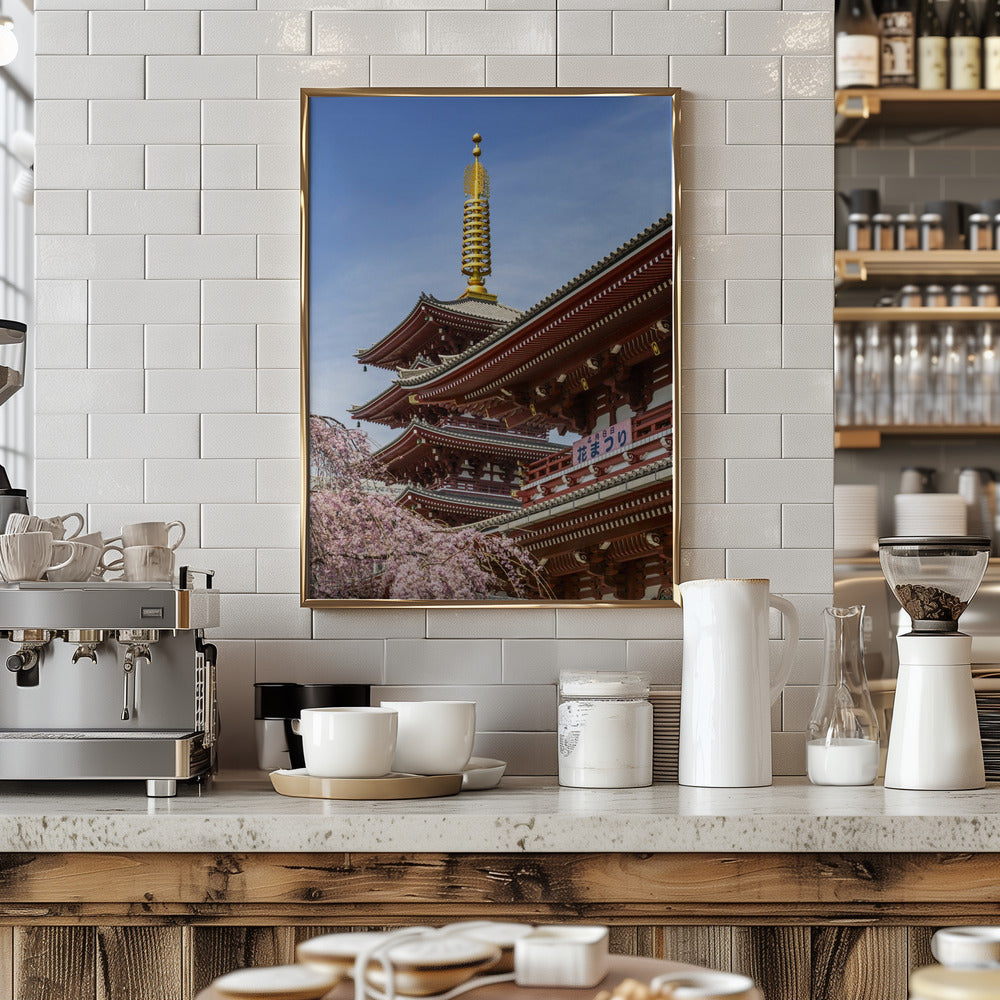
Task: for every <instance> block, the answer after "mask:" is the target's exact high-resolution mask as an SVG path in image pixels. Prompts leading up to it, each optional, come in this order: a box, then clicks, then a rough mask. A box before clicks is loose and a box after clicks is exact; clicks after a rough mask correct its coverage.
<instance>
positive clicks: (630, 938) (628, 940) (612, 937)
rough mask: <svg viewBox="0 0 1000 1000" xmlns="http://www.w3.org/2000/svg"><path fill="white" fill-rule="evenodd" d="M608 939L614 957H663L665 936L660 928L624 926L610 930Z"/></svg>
mask: <svg viewBox="0 0 1000 1000" xmlns="http://www.w3.org/2000/svg"><path fill="white" fill-rule="evenodd" d="M608 938H609V940H608V948H609V950H610V951H611V953H612V954H614V955H638V956H640V957H642V958H662V957H663V934H662V928H660V927H653V926H645V925H640V926H636V925H628V924H623V925H621V926H619V927H611V928H609V934H608Z"/></svg>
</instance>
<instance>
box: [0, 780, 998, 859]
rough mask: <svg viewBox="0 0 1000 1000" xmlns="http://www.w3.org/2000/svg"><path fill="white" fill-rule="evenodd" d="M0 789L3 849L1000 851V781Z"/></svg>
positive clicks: (260, 783) (13, 785)
mask: <svg viewBox="0 0 1000 1000" xmlns="http://www.w3.org/2000/svg"><path fill="white" fill-rule="evenodd" d="M2 788H3V796H2V797H0V844H2V845H3V850H5V851H116V852H117V851H166V852H177V851H180V852H185V851H206V852H219V851H227V852H228V851H233V852H254V851H277V852H295V851H388V852H393V851H406V852H409V853H412V852H441V851H455V852H470V851H471V852H478V853H483V852H519V851H525V852H532V851H534V852H564V851H568V852H578V853H586V852H593V851H627V852H654V851H667V852H683V851H693V852H697V851H723V852H724V851H743V852H747V851H869V852H871V851H875V852H877V851H945V852H955V851H1000V785H991V786H990V787H988V788H986V789H984V790H980V791H969V792H911V791H899V790H894V789H885V788H882V787H881V786H880V785H876V786H871V787H867V788H833V787H819V786H815V785H810V784H809V783H808V782H807V781H806V779H804V778H801V779H777V780H776V781H775V784H774V785H773V786H771V787H769V788H740V789H705V788H685V787H679V786H677V785H653V786H652V787H651V788H636V789H607V790H605V789H578V788H560V787H558V785H556V784H555V781H554V779H552V778H504V780H503V781H502V782H501V784H500V787H499V788H495V789H491V790H489V791H477V792H462V793H460V794H458V795H455V796H451V797H447V798H435V799H419V800H399V801H389V802H345V801H321V800H316V799H295V798H288V797H285V796H281V795H278V794H277V793H276V792H275V791H273V789H272V788H271V785H270V782H269V781H267V779H266V777H262V776H260V775H256V774H254V775H252V776H249V777H239V776H223V777H221V778H218V779H216V780H215V781H214V782H212V783H211V784H209V785H206V786H204V787H198V786H187V787H185V786H183V785H182V786H181V788H180V791H179V794H178V795H177V797H176V798H173V799H147V798H146V796H145V786H144V785H143V784H142V783H139V782H128V783H122V784H120V785H109V784H102V785H96V784H94V785H91V784H89V783H88V784H83V783H69V782H65V783H57V782H39V783H35V784H29V783H26V782H9V783H5V784H4V785H3V786H2Z"/></svg>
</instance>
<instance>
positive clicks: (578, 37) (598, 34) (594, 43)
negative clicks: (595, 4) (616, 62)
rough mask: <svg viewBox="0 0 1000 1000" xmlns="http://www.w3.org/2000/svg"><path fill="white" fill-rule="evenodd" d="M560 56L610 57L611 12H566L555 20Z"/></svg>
mask: <svg viewBox="0 0 1000 1000" xmlns="http://www.w3.org/2000/svg"><path fill="white" fill-rule="evenodd" d="M557 27H558V35H557V41H558V51H559V54H560V55H564V56H566V55H574V56H586V55H611V11H610V10H567V11H561V12H560V13H559V15H558V19H557Z"/></svg>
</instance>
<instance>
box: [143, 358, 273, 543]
mask: <svg viewBox="0 0 1000 1000" xmlns="http://www.w3.org/2000/svg"><path fill="white" fill-rule="evenodd" d="M255 382H256V380H255V378H254V374H253V372H246V371H221V372H192V371H171V370H169V369H164V370H162V371H147V372H146V386H147V405H146V409H147V411H148V412H149V413H253V412H254V410H255V409H256V405H255V399H254V388H255ZM213 544H216V545H222V544H224V545H238V544H243V543H239V542H224V543H223V542H215V543H213Z"/></svg>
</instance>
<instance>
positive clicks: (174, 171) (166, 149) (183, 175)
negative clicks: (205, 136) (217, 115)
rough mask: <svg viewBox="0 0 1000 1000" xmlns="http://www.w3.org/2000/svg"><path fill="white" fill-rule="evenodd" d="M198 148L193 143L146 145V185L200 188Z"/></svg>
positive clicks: (153, 186)
mask: <svg viewBox="0 0 1000 1000" xmlns="http://www.w3.org/2000/svg"><path fill="white" fill-rule="evenodd" d="M199 135H200V133H199ZM200 150H201V147H200V146H198V145H195V144H194V143H192V144H190V145H185V146H173V145H163V146H160V145H155V146H147V147H146V187H147V188H167V189H169V188H175V189H181V188H200V187H201V159H200V155H199V153H200Z"/></svg>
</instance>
